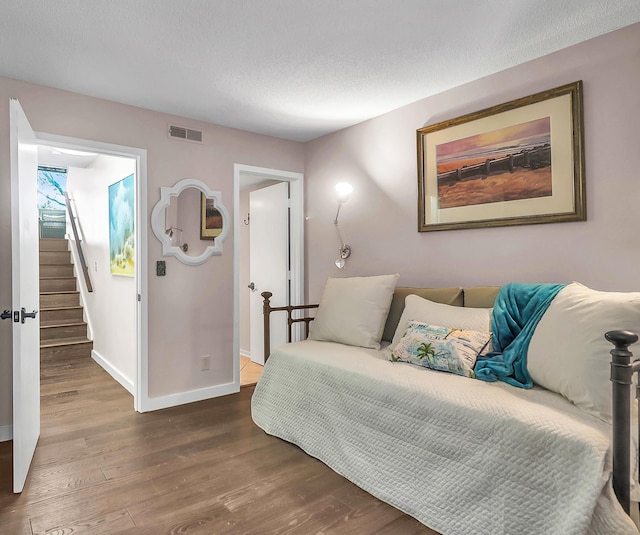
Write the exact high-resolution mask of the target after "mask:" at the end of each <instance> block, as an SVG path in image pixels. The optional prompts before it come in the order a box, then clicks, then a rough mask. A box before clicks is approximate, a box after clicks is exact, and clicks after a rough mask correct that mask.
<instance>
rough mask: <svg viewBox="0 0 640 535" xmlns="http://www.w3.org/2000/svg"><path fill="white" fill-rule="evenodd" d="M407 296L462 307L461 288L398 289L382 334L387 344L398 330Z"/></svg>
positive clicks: (394, 293) (394, 294)
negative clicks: (415, 296)
mask: <svg viewBox="0 0 640 535" xmlns="http://www.w3.org/2000/svg"><path fill="white" fill-rule="evenodd" d="M407 295H417V296H419V297H422V298H424V299H428V300H429V301H434V302H435V303H444V304H446V305H455V306H460V307H461V306H462V289H461V288H396V290H395V292H393V300H392V301H391V308H390V309H389V316H388V317H387V322H386V323H385V326H384V332H383V333H382V339H383V340H386V341H387V342H391V340H393V335H394V334H395V332H396V329H397V328H398V322H399V321H400V316H402V311H403V310H404V300H405V298H406V297H407Z"/></svg>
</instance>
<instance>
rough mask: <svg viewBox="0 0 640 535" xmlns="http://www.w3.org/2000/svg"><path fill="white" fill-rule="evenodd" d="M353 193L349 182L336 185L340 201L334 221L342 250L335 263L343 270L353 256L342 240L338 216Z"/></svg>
mask: <svg viewBox="0 0 640 535" xmlns="http://www.w3.org/2000/svg"><path fill="white" fill-rule="evenodd" d="M352 191H353V186H352V185H351V184H349V183H347V182H340V183H338V184H336V200H337V201H338V211H337V212H336V217H335V219H334V220H333V224H334V225H335V226H336V230H337V231H338V237H339V238H340V249H338V258H337V259H336V261H335V264H336V267H337V268H338V269H342V268H343V267H344V266H345V264H346V260H347V258H349V257H350V256H351V246H350V245H347V244H346V243H344V239H343V238H342V234H341V233H340V227H339V226H338V216H339V215H340V208H342V205H343V204H344V203H345V202H347V201H348V200H349V195H351V192H352Z"/></svg>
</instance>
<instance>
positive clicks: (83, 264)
mask: <svg viewBox="0 0 640 535" xmlns="http://www.w3.org/2000/svg"><path fill="white" fill-rule="evenodd" d="M64 199H65V202H66V203H67V212H68V213H69V220H70V221H71V229H72V231H73V240H74V241H75V243H76V250H77V251H78V259H79V260H80V266H81V267H82V273H83V274H84V281H85V282H86V283H87V291H89V292H93V286H92V285H91V279H89V268H88V267H87V261H86V260H85V258H84V253H83V252H82V242H81V241H80V233H79V232H78V227H77V225H76V217H75V215H73V209H72V208H71V201H70V200H69V196H68V195H67V192H65V194H64Z"/></svg>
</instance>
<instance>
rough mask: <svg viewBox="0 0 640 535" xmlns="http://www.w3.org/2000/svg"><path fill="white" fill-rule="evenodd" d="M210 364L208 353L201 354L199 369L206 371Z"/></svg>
mask: <svg viewBox="0 0 640 535" xmlns="http://www.w3.org/2000/svg"><path fill="white" fill-rule="evenodd" d="M210 364H211V357H210V356H209V355H202V356H201V357H200V370H202V371H203V372H206V371H207V370H208V369H209V366H210Z"/></svg>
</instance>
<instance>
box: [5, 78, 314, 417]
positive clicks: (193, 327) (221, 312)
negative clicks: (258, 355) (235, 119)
mask: <svg viewBox="0 0 640 535" xmlns="http://www.w3.org/2000/svg"><path fill="white" fill-rule="evenodd" d="M10 97H15V98H18V99H19V100H20V103H21V104H22V107H23V108H24V110H25V113H26V114H27V116H28V118H29V120H30V122H31V125H32V126H33V128H34V130H36V131H40V132H46V133H49V134H58V135H63V136H70V137H75V138H80V139H89V140H96V141H100V142H106V143H113V144H118V145H125V146H130V147H138V148H143V149H146V150H147V210H148V213H147V214H144V215H143V217H142V221H143V222H144V223H146V224H147V227H148V278H149V286H148V292H149V296H148V299H149V301H148V302H149V395H150V396H152V397H157V396H163V395H168V394H172V393H178V392H187V391H190V390H194V389H198V388H206V387H210V386H216V385H221V384H225V383H229V382H231V380H232V372H233V357H232V354H233V346H232V343H233V232H230V233H229V235H228V237H227V239H226V240H225V243H224V254H223V255H222V256H215V257H213V258H211V259H210V260H209V261H208V262H206V263H205V264H203V265H201V266H196V267H193V266H186V265H184V264H181V263H180V262H179V261H177V260H176V259H175V258H173V257H168V258H163V257H162V254H161V246H160V242H159V241H158V240H157V239H156V238H155V236H154V235H153V233H152V232H151V229H150V225H149V221H150V214H151V210H152V209H153V206H154V205H155V203H156V202H157V201H158V200H159V198H160V187H161V186H171V185H173V184H175V183H176V182H177V181H179V180H181V179H183V178H197V179H199V180H201V181H202V182H204V183H205V184H207V186H209V188H211V189H213V190H220V191H221V192H222V200H223V203H224V204H225V206H226V207H227V209H228V210H229V212H230V215H231V218H233V164H234V163H241V164H246V165H254V166H260V167H268V168H275V169H285V170H290V171H294V172H302V171H303V169H304V147H303V145H302V144H300V143H295V142H291V141H284V140H280V139H276V138H271V137H267V136H262V135H256V134H251V133H248V132H243V131H240V130H235V129H231V128H225V127H220V126H215V125H211V124H207V123H201V122H197V121H192V120H187V119H182V118H178V117H174V116H170V115H167V114H163V113H157V112H153V111H149V110H144V109H141V108H135V107H132V106H126V105H122V104H117V103H114V102H109V101H106V100H101V99H96V98H93V97H89V96H84V95H79V94H74V93H69V92H65V91H59V90H56V89H51V88H48V87H43V86H39V85H35V84H30V83H26V82H21V81H16V80H12V79H8V78H2V77H0V203H1V207H2V209H1V210H0V302H2V303H4V304H5V305H4V306H8V305H7V304H8V303H10V302H11V231H10V207H11V195H10V164H9V98H10ZM170 122H171V123H177V124H180V125H183V126H187V127H189V128H195V129H198V130H202V131H203V139H204V142H203V143H202V144H195V143H188V142H183V141H177V140H172V139H169V138H168V136H167V126H168V124H169V123H170ZM196 209H197V210H199V207H197V208H196ZM161 259H163V260H166V262H167V275H166V277H156V275H155V263H156V260H161ZM204 354H209V355H211V369H210V370H209V371H207V372H201V371H200V359H199V357H200V356H201V355H204ZM11 396H12V394H11V324H10V323H9V322H0V429H1V428H3V427H4V426H8V425H9V424H10V423H11V399H12V397H11Z"/></svg>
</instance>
